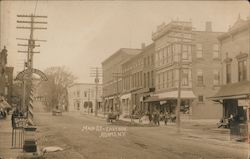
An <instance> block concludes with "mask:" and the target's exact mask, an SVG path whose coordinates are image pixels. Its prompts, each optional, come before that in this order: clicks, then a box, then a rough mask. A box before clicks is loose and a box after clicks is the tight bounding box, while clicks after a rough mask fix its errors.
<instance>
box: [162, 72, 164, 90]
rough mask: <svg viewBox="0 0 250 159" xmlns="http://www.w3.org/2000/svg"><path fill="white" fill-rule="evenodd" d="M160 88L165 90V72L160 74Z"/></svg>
mask: <svg viewBox="0 0 250 159" xmlns="http://www.w3.org/2000/svg"><path fill="white" fill-rule="evenodd" d="M162 81H163V82H162V85H163V86H162V87H163V88H165V72H163V73H162Z"/></svg>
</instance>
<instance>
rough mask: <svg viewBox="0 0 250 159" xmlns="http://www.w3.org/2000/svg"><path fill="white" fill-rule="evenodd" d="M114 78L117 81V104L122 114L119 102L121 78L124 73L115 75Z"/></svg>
mask: <svg viewBox="0 0 250 159" xmlns="http://www.w3.org/2000/svg"><path fill="white" fill-rule="evenodd" d="M113 78H115V79H116V103H117V105H118V111H119V113H120V111H121V110H120V109H121V106H120V102H119V78H122V73H119V72H115V73H113Z"/></svg>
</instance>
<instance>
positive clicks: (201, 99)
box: [198, 95, 204, 103]
mask: <svg viewBox="0 0 250 159" xmlns="http://www.w3.org/2000/svg"><path fill="white" fill-rule="evenodd" d="M198 102H200V103H203V102H204V98H203V96H202V95H199V96H198Z"/></svg>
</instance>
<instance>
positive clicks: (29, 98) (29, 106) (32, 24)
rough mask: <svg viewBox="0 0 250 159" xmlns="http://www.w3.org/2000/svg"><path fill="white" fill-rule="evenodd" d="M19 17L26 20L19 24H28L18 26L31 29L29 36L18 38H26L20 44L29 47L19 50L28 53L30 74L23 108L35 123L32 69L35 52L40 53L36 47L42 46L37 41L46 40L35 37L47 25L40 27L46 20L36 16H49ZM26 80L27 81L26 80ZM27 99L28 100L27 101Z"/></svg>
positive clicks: (31, 121)
mask: <svg viewBox="0 0 250 159" xmlns="http://www.w3.org/2000/svg"><path fill="white" fill-rule="evenodd" d="M17 18H22V19H25V20H17V23H18V24H22V25H26V26H17V27H16V28H17V29H28V30H30V36H29V38H17V40H24V41H27V43H24V44H23V43H22V44H18V46H21V47H28V48H27V50H18V52H19V53H27V63H25V66H26V68H27V70H28V74H27V75H26V76H25V78H24V81H23V85H24V86H23V92H24V97H23V98H24V99H23V100H24V102H23V108H26V110H27V116H26V117H27V119H28V121H29V124H31V125H32V124H33V116H34V115H33V111H32V110H33V103H32V102H33V90H32V85H33V84H32V70H33V56H34V54H35V53H39V52H37V51H34V49H35V47H40V45H36V44H35V42H36V41H45V40H36V39H34V31H35V30H46V29H47V28H46V27H43V26H42V27H38V26H36V25H39V24H40V25H41V24H47V22H45V21H37V20H36V18H43V19H44V18H47V16H38V15H33V14H30V15H17ZM27 25H28V26H27ZM25 80H26V81H25ZM25 100H26V102H25Z"/></svg>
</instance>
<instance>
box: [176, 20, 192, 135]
mask: <svg viewBox="0 0 250 159" xmlns="http://www.w3.org/2000/svg"><path fill="white" fill-rule="evenodd" d="M190 29H191V30H192V26H190V27H188V29H187V30H185V26H183V25H182V24H179V25H178V29H175V30H174V32H176V33H178V34H180V36H177V37H172V38H176V39H179V40H180V52H179V55H178V57H179V59H178V61H179V62H178V72H179V79H178V95H177V105H176V126H177V132H178V133H179V132H180V125H181V118H180V115H181V114H180V108H181V86H182V80H183V78H182V73H183V70H182V67H183V62H182V59H183V45H191V46H192V38H186V37H184V35H190V36H192V33H191V30H190ZM191 50H192V49H191ZM186 51H187V53H188V50H186ZM191 54H192V53H191ZM187 56H192V55H187ZM188 80H189V79H188Z"/></svg>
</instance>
